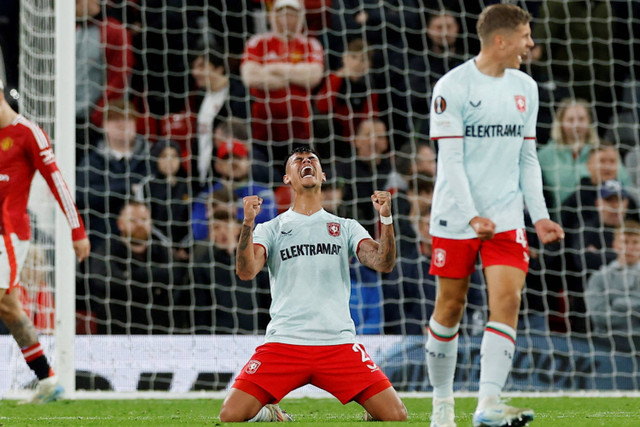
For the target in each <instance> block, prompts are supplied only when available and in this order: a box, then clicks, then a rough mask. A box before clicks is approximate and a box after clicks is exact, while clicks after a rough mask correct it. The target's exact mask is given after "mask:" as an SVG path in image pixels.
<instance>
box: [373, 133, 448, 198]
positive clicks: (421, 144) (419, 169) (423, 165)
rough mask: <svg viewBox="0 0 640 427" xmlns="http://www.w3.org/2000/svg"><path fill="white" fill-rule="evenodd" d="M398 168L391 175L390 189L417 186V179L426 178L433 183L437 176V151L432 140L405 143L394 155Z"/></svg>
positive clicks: (388, 184) (388, 187)
mask: <svg viewBox="0 0 640 427" xmlns="http://www.w3.org/2000/svg"><path fill="white" fill-rule="evenodd" d="M394 160H395V164H396V170H395V172H393V173H392V174H391V176H390V177H389V181H388V182H387V184H386V187H385V188H387V189H388V190H389V191H396V190H400V191H406V190H408V189H409V187H412V186H415V184H414V183H415V179H416V178H418V179H426V180H430V181H431V182H432V183H433V182H434V181H435V176H436V152H435V150H434V149H433V146H432V145H431V142H430V141H428V140H424V139H418V140H416V141H415V142H414V141H409V142H407V143H405V144H404V145H403V146H402V147H401V148H400V150H397V151H396V152H395V156H394Z"/></svg>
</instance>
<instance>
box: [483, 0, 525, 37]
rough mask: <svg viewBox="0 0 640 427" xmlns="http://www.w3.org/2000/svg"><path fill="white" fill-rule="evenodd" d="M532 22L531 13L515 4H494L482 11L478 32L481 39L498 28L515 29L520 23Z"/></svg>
mask: <svg viewBox="0 0 640 427" xmlns="http://www.w3.org/2000/svg"><path fill="white" fill-rule="evenodd" d="M529 22H531V14H530V13H529V12H527V11H526V10H524V9H522V8H520V7H518V6H516V5H515V4H504V3H502V4H492V5H491V6H489V7H487V8H486V9H484V10H483V11H482V12H481V13H480V17H479V18H478V23H477V24H476V32H477V33H478V37H479V38H480V40H481V41H485V40H487V37H489V36H490V35H491V33H493V32H494V31H496V30H499V29H507V30H515V29H516V28H518V26H519V25H522V24H528V23H529Z"/></svg>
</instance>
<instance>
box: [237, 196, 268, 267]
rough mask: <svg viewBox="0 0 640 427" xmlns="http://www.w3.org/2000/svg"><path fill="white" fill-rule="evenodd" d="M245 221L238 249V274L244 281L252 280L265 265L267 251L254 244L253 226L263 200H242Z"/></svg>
mask: <svg viewBox="0 0 640 427" xmlns="http://www.w3.org/2000/svg"><path fill="white" fill-rule="evenodd" d="M242 204H243V207H244V220H243V221H242V229H241V230H240V237H239V239H238V247H237V248H236V274H237V275H238V277H239V278H240V279H242V280H251V279H253V278H254V277H256V275H257V274H258V273H259V272H260V270H262V267H264V263H265V251H264V248H263V247H262V246H257V245H254V244H253V225H254V223H255V220H256V216H257V215H258V213H259V212H260V206H261V205H262V198H260V197H258V196H247V197H244V198H243V199H242Z"/></svg>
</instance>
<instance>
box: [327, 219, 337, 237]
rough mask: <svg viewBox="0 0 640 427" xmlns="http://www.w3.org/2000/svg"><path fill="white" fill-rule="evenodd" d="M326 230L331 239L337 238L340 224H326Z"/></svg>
mask: <svg viewBox="0 0 640 427" xmlns="http://www.w3.org/2000/svg"><path fill="white" fill-rule="evenodd" d="M327 230H328V231H329V234H331V235H332V236H333V237H338V236H339V235H340V224H339V223H337V222H328V223H327Z"/></svg>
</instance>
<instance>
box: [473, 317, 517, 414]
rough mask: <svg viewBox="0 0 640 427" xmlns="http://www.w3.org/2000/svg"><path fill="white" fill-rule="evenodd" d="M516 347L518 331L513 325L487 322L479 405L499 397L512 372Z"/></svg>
mask: <svg viewBox="0 0 640 427" xmlns="http://www.w3.org/2000/svg"><path fill="white" fill-rule="evenodd" d="M515 349H516V331H515V330H514V329H513V328H512V327H510V326H508V325H505V324H504V323H499V322H488V323H487V326H485V329H484V335H483V336H482V345H481V346H480V389H479V391H478V405H479V407H480V405H484V404H485V403H489V402H495V401H497V400H498V399H499V397H500V393H502V389H503V388H504V384H505V383H506V382H507V377H508V376H509V372H511V366H512V364H513V354H514V353H515Z"/></svg>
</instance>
